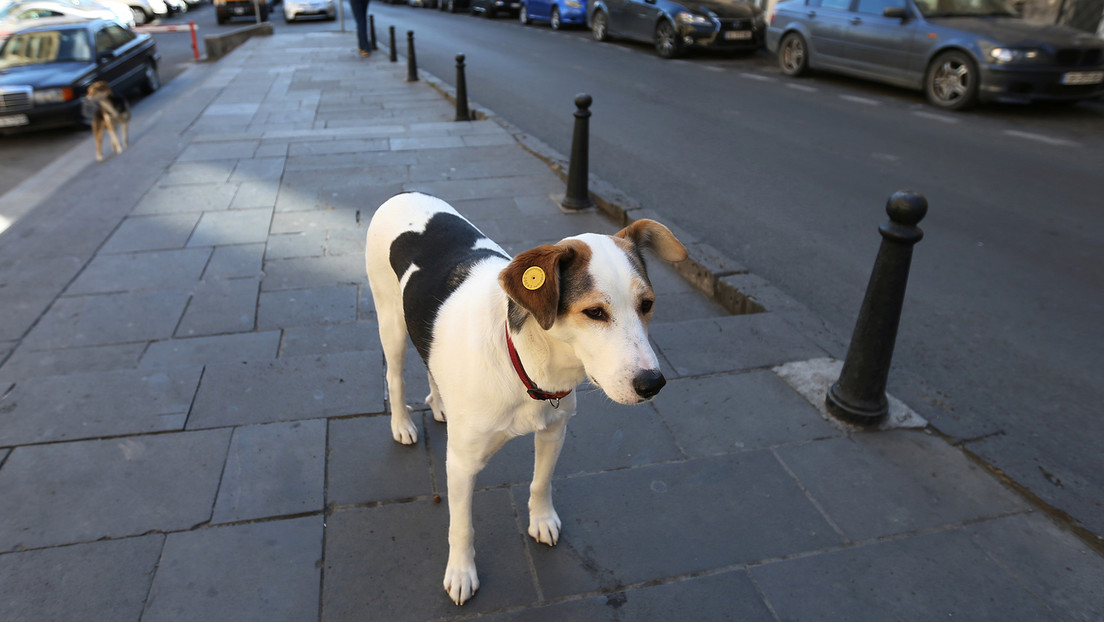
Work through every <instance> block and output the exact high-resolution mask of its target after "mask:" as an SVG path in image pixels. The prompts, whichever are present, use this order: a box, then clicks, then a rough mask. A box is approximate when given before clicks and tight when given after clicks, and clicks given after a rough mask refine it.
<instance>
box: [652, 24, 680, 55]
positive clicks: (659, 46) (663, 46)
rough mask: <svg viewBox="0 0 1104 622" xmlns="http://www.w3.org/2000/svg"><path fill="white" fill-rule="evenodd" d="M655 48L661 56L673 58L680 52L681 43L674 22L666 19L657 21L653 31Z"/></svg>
mask: <svg viewBox="0 0 1104 622" xmlns="http://www.w3.org/2000/svg"><path fill="white" fill-rule="evenodd" d="M655 49H656V54H659V55H660V56H661V57H662V58H675V57H676V56H678V55H679V54H681V53H682V43H681V42H680V41H679V36H678V31H677V30H675V25H674V24H672V23H671V22H669V21H667V20H663V21H661V22H659V25H658V26H656V31H655Z"/></svg>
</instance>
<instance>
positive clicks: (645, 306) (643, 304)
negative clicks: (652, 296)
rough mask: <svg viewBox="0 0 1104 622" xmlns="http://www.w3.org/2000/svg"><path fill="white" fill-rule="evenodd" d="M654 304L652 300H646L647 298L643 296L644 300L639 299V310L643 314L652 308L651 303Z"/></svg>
mask: <svg viewBox="0 0 1104 622" xmlns="http://www.w3.org/2000/svg"><path fill="white" fill-rule="evenodd" d="M654 304H655V301H654V300H648V299H647V298H645V299H644V300H641V301H640V312H641V313H642V314H644V315H647V314H648V312H649V311H651V310H652V305H654Z"/></svg>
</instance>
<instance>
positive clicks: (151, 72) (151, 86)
mask: <svg viewBox="0 0 1104 622" xmlns="http://www.w3.org/2000/svg"><path fill="white" fill-rule="evenodd" d="M143 75H144V79H143V82H142V92H143V93H145V94H146V95H149V94H150V93H152V92H154V91H156V90H157V89H159V88H161V76H159V75H157V65H155V64H154V63H153V61H152V60H150V61H146V69H145V71H144V72H143Z"/></svg>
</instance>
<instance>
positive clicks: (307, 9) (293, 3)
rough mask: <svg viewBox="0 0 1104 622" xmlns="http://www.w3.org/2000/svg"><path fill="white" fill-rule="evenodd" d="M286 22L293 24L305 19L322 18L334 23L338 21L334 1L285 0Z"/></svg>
mask: <svg viewBox="0 0 1104 622" xmlns="http://www.w3.org/2000/svg"><path fill="white" fill-rule="evenodd" d="M283 5H284V21H285V22H287V23H289V24H290V23H291V22H293V21H295V20H297V19H302V18H304V17H321V18H323V19H328V20H330V21H333V20H335V19H337V9H336V7H335V5H334V0H284V1H283Z"/></svg>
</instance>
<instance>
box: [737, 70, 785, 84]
mask: <svg viewBox="0 0 1104 622" xmlns="http://www.w3.org/2000/svg"><path fill="white" fill-rule="evenodd" d="M740 75H741V76H743V77H745V78H748V79H751V80H758V81H760V82H778V78H772V77H770V76H764V75H760V74H757V73H747V72H743V73H741V74H740Z"/></svg>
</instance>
